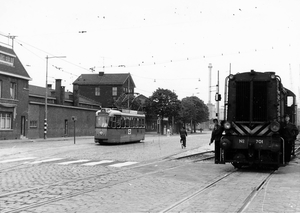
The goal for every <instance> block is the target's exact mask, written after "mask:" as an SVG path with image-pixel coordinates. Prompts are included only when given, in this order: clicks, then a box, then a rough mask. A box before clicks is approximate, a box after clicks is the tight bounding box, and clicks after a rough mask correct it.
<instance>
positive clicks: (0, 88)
mask: <svg viewBox="0 0 300 213" xmlns="http://www.w3.org/2000/svg"><path fill="white" fill-rule="evenodd" d="M0 98H2V81H0Z"/></svg>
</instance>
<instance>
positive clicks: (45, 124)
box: [44, 55, 66, 139]
mask: <svg viewBox="0 0 300 213" xmlns="http://www.w3.org/2000/svg"><path fill="white" fill-rule="evenodd" d="M51 58H66V56H51V57H49V56H48V55H47V56H46V87H45V91H46V92H45V119H44V139H47V129H48V121H47V119H48V60H49V59H51Z"/></svg>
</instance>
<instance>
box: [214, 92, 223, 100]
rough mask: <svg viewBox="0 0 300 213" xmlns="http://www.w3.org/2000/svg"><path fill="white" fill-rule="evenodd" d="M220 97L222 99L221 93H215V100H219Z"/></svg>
mask: <svg viewBox="0 0 300 213" xmlns="http://www.w3.org/2000/svg"><path fill="white" fill-rule="evenodd" d="M221 99H222V97H221V94H219V93H216V96H215V100H216V101H221Z"/></svg>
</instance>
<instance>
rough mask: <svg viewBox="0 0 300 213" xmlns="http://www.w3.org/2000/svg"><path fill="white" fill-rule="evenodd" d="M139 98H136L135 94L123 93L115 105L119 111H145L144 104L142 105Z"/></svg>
mask: <svg viewBox="0 0 300 213" xmlns="http://www.w3.org/2000/svg"><path fill="white" fill-rule="evenodd" d="M137 94H138V93H137ZM137 97H138V96H135V94H126V93H123V94H122V95H120V96H119V98H118V99H117V100H116V101H115V103H114V105H115V107H116V108H118V109H131V110H143V107H142V105H143V104H142V103H141V100H139V99H138V98H137Z"/></svg>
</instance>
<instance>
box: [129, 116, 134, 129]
mask: <svg viewBox="0 0 300 213" xmlns="http://www.w3.org/2000/svg"><path fill="white" fill-rule="evenodd" d="M129 120H130V127H134V118H132V117H130V118H129Z"/></svg>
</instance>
